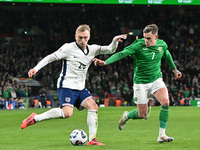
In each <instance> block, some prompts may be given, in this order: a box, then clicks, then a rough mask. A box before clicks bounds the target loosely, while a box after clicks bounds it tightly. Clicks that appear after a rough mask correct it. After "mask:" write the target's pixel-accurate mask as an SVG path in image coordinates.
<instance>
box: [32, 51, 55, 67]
mask: <svg viewBox="0 0 200 150" xmlns="http://www.w3.org/2000/svg"><path fill="white" fill-rule="evenodd" d="M55 60H56V56H55V55H54V53H52V54H50V55H47V56H46V57H44V58H43V59H42V60H41V61H40V62H39V63H38V64H37V65H36V66H35V67H34V68H33V69H35V70H36V71H39V70H40V69H41V68H43V67H44V66H46V65H47V64H49V63H51V62H53V61H55Z"/></svg>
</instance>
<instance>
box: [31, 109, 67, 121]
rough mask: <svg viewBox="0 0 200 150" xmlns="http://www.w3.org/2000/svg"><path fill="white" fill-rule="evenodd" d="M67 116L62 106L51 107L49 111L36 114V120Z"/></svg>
mask: <svg viewBox="0 0 200 150" xmlns="http://www.w3.org/2000/svg"><path fill="white" fill-rule="evenodd" d="M60 117H62V118H65V116H64V113H63V110H62V109H60V108H53V109H50V110H49V111H46V112H44V113H42V114H39V115H35V117H34V120H35V121H36V122H38V121H42V120H47V119H53V118H60Z"/></svg>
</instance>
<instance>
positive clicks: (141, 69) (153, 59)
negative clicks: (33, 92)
mask: <svg viewBox="0 0 200 150" xmlns="http://www.w3.org/2000/svg"><path fill="white" fill-rule="evenodd" d="M128 55H129V56H131V55H132V56H133V60H134V62H133V63H134V77H133V79H134V83H137V84H141V83H142V84H144V83H150V82H153V81H155V80H156V79H158V78H161V77H162V72H161V59H162V57H164V59H165V60H166V61H167V63H168V64H169V66H170V67H171V68H172V69H175V68H176V66H175V64H174V62H173V59H172V56H171V54H170V53H169V51H168V50H167V44H166V43H165V42H164V41H163V40H160V39H157V42H156V45H155V46H151V47H146V45H145V39H144V38H143V39H138V40H135V41H134V42H133V44H131V45H130V46H128V47H125V48H124V50H123V51H121V52H118V53H116V54H114V55H112V56H111V57H110V58H108V59H107V60H106V64H107V65H108V64H111V63H113V62H115V61H117V60H120V59H122V58H124V57H126V56H128Z"/></svg>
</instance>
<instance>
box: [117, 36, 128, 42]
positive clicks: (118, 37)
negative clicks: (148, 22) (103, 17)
mask: <svg viewBox="0 0 200 150" xmlns="http://www.w3.org/2000/svg"><path fill="white" fill-rule="evenodd" d="M126 38H127V34H121V35H118V36H115V37H114V40H115V41H118V42H123V41H122V39H126Z"/></svg>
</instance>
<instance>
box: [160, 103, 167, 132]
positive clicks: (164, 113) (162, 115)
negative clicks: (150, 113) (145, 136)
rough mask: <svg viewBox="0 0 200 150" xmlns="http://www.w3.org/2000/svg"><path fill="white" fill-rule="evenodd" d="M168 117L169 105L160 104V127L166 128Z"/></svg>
mask: <svg viewBox="0 0 200 150" xmlns="http://www.w3.org/2000/svg"><path fill="white" fill-rule="evenodd" d="M168 119H169V106H161V110H160V116H159V121H160V128H163V129H166V126H167V122H168Z"/></svg>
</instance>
